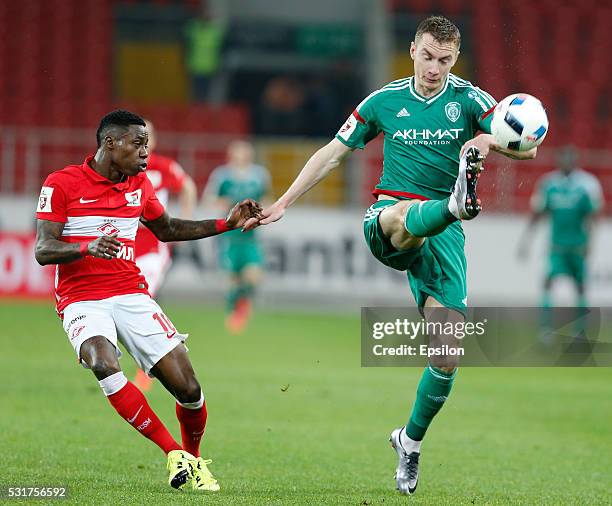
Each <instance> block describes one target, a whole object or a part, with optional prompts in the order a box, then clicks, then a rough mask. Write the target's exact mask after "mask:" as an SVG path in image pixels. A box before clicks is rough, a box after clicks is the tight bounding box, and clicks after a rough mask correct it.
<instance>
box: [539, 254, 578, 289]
mask: <svg viewBox="0 0 612 506" xmlns="http://www.w3.org/2000/svg"><path fill="white" fill-rule="evenodd" d="M562 274H565V275H567V276H569V277H571V278H573V279H574V280H575V281H576V283H578V284H582V283H584V279H585V276H586V261H585V255H584V254H582V253H575V252H551V253H550V256H549V257H548V277H549V278H554V277H557V276H560V275H562Z"/></svg>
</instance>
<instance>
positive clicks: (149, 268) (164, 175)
mask: <svg viewBox="0 0 612 506" xmlns="http://www.w3.org/2000/svg"><path fill="white" fill-rule="evenodd" d="M145 123H146V126H147V133H148V135H149V143H148V147H149V158H148V159H147V170H146V172H145V174H146V175H147V178H148V179H149V181H151V185H152V186H153V190H154V191H155V194H156V195H157V199H158V200H159V201H160V202H161V204H162V205H163V206H164V207H167V206H168V200H169V198H170V195H171V194H173V195H177V197H178V203H179V205H180V217H181V218H188V219H191V218H192V217H193V210H194V209H195V206H196V201H197V190H196V186H195V183H194V182H193V179H191V177H189V175H188V174H187V173H186V172H185V171H184V170H183V168H182V167H181V166H180V165H179V163H178V162H177V161H175V160H173V159H172V158H168V157H166V156H161V155H158V154H157V153H155V152H154V150H155V146H156V145H157V135H156V134H155V127H154V126H153V123H152V122H151V121H148V120H145ZM135 253H136V265H137V266H138V268H139V269H140V272H141V273H142V275H143V276H144V277H145V279H146V280H147V284H148V285H149V293H150V294H151V297H155V296H156V295H157V292H158V290H159V288H160V287H161V285H162V283H163V281H164V278H165V276H166V273H167V272H168V269H170V265H171V263H172V260H171V255H170V247H169V245H168V244H166V243H164V242H161V241H160V240H159V239H158V238H157V237H155V234H154V233H153V232H152V231H151V230H149V229H148V228H147V227H146V226H144V225H143V224H142V223H141V224H140V225H138V232H137V233H136V251H135ZM152 381H153V380H152V379H151V378H150V377H149V375H147V373H145V372H144V371H143V370H142V369H138V371H137V372H136V377H135V378H134V384H135V385H136V386H137V387H138V388H140V389H141V390H142V391H143V392H147V391H149V390H150V389H151V384H152Z"/></svg>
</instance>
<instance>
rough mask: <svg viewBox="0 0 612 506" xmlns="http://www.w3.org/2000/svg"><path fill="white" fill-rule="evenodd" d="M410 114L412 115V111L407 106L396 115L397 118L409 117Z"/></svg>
mask: <svg viewBox="0 0 612 506" xmlns="http://www.w3.org/2000/svg"><path fill="white" fill-rule="evenodd" d="M408 116H410V113H409V112H408V111H407V110H406V108H405V107H402V110H401V111H400V112H398V113H397V114H396V115H395V117H397V118H407V117H408Z"/></svg>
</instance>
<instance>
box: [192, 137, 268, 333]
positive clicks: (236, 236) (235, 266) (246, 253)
mask: <svg viewBox="0 0 612 506" xmlns="http://www.w3.org/2000/svg"><path fill="white" fill-rule="evenodd" d="M253 159H254V152H253V146H252V145H251V143H249V142H246V141H241V140H238V141H234V142H232V143H231V144H230V145H229V146H228V150H227V164H225V165H221V166H220V167H217V168H216V169H214V170H213V172H212V173H211V175H210V178H209V180H208V184H207V186H206V189H205V191H204V204H205V205H211V206H214V207H217V208H220V209H221V210H223V212H226V211H227V210H229V209H231V208H232V206H233V205H234V204H235V203H236V202H240V201H242V200H244V199H245V198H247V197H244V196H245V195H249V196H250V197H248V198H254V199H256V200H258V201H260V200H261V199H263V198H265V197H266V196H267V195H268V194H269V193H270V175H269V173H268V171H267V170H266V168H265V167H262V166H261V165H256V164H254V163H253ZM219 239H220V240H219V241H218V242H217V244H218V247H219V262H220V264H221V267H222V268H223V269H225V270H226V271H227V272H228V273H229V275H230V277H231V285H230V289H229V291H228V293H227V309H228V317H227V319H226V325H227V328H228V330H230V331H231V332H233V333H239V332H241V331H242V330H244V328H245V326H246V324H247V322H248V319H249V316H250V313H251V302H252V299H253V295H254V293H255V289H256V288H257V285H258V284H259V283H260V282H261V279H262V274H263V272H262V269H263V266H264V254H263V251H262V248H261V245H260V243H259V241H258V239H257V231H255V230H250V231H246V232H242V231H241V230H234V231H231V232H227V233H226V234H224V236H223V237H222V238H221V236H220V237H219Z"/></svg>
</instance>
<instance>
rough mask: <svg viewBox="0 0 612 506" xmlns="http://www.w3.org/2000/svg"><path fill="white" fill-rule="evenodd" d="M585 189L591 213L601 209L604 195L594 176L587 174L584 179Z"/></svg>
mask: <svg viewBox="0 0 612 506" xmlns="http://www.w3.org/2000/svg"><path fill="white" fill-rule="evenodd" d="M586 191H587V196H588V203H589V211H590V212H591V213H597V212H599V211H601V209H602V207H603V205H604V196H603V190H602V188H601V183H600V182H599V179H597V178H596V177H595V176H591V175H589V177H588V179H587V181H586Z"/></svg>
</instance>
